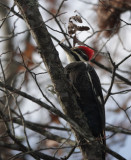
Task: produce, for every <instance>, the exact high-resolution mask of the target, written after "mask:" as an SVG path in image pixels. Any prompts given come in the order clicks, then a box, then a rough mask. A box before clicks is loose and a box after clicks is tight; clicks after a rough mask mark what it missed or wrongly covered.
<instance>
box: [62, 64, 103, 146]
mask: <svg viewBox="0 0 131 160" xmlns="http://www.w3.org/2000/svg"><path fill="white" fill-rule="evenodd" d="M65 72H66V74H67V77H68V79H69V80H70V82H71V84H72V85H73V88H75V89H76V91H77V94H76V95H77V103H78V105H79V106H80V108H81V110H82V111H83V112H84V114H85V116H86V118H87V123H88V125H89V128H90V130H91V132H92V134H93V136H94V137H98V139H99V141H100V142H101V143H103V144H105V111H104V100H103V94H102V90H101V85H100V80H99V77H98V76H97V74H96V72H95V70H94V68H93V67H92V66H91V65H89V64H88V63H87V62H82V61H79V62H73V63H70V64H69V65H67V66H66V68H65Z"/></svg>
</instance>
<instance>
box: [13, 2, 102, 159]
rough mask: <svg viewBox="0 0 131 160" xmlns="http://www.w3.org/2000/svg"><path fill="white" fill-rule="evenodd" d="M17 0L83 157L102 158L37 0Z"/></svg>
mask: <svg viewBox="0 0 131 160" xmlns="http://www.w3.org/2000/svg"><path fill="white" fill-rule="evenodd" d="M14 1H15V3H16V5H17V6H18V8H19V10H20V11H21V14H22V16H23V18H24V21H25V22H26V24H27V26H28V28H29V29H30V31H31V34H32V36H33V38H34V40H35V42H36V44H37V47H38V48H39V52H40V54H41V57H42V59H43V61H44V63H45V66H46V68H47V71H48V73H49V74H50V76H51V79H52V82H53V84H54V87H55V90H56V92H57V96H58V97H59V100H60V103H61V106H62V108H63V110H64V113H65V114H66V115H67V116H69V117H70V118H71V119H72V120H73V121H74V122H76V124H78V125H74V126H71V127H72V128H73V130H74V132H75V135H76V137H77V141H78V142H81V143H80V144H81V145H80V148H81V152H82V154H83V157H84V159H99V160H100V159H101V157H102V151H101V147H100V145H99V143H98V142H97V141H94V138H93V136H92V134H91V133H90V131H89V129H88V125H87V123H86V121H87V120H86V118H85V117H84V116H83V114H82V113H81V111H80V108H79V107H78V105H77V103H76V99H75V93H74V92H73V91H72V87H71V85H70V83H69V82H68V80H67V79H66V76H65V75H64V69H63V67H62V64H61V62H60V59H59V56H58V52H57V50H56V49H55V47H54V45H53V43H52V40H51V37H50V35H49V33H48V31H47V29H46V26H45V24H44V21H43V20H42V16H41V14H40V12H39V10H38V3H37V1H36V0H14ZM80 113H81V114H80ZM78 126H79V127H78Z"/></svg>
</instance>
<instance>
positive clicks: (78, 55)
mask: <svg viewBox="0 0 131 160" xmlns="http://www.w3.org/2000/svg"><path fill="white" fill-rule="evenodd" d="M93 55H94V50H92V49H91V48H89V47H86V46H78V47H74V48H71V51H70V53H68V55H67V56H68V59H69V61H70V62H75V61H84V62H85V61H90V60H91V59H92V57H93Z"/></svg>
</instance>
